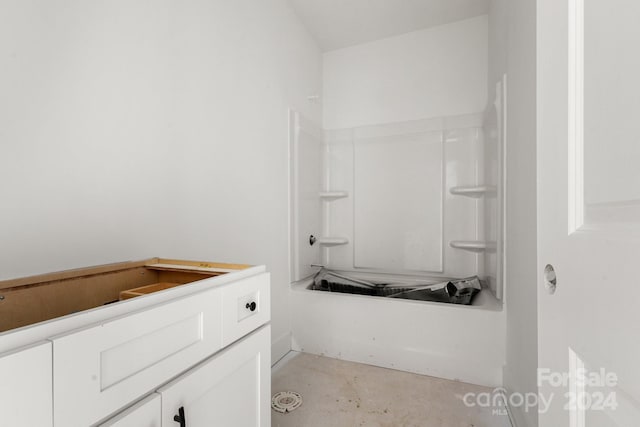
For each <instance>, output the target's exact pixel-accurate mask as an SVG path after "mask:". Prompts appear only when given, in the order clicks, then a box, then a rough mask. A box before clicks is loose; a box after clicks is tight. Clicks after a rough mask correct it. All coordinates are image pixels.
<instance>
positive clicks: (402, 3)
mask: <svg viewBox="0 0 640 427" xmlns="http://www.w3.org/2000/svg"><path fill="white" fill-rule="evenodd" d="M289 2H290V3H291V5H292V6H293V8H294V9H295V11H296V13H297V14H298V16H299V17H300V19H302V21H303V22H304V24H305V25H306V26H307V28H308V29H309V31H310V32H311V34H312V35H313V36H314V37H315V38H316V40H317V41H318V44H319V45H320V48H321V49H322V50H323V51H329V50H334V49H340V48H343V47H347V46H353V45H356V44H360V43H366V42H370V41H373V40H378V39H382V38H385V37H391V36H395V35H398V34H404V33H408V32H411V31H416V30H420V29H423V28H429V27H434V26H436V25H443V24H447V23H450V22H455V21H460V20H463V19H467V18H472V17H474V16H479V15H484V14H486V13H487V12H488V9H489V0H289Z"/></svg>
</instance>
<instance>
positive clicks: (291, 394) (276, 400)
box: [271, 391, 302, 414]
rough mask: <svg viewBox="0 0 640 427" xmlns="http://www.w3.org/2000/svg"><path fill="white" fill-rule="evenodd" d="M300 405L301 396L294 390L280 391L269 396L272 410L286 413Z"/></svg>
mask: <svg viewBox="0 0 640 427" xmlns="http://www.w3.org/2000/svg"><path fill="white" fill-rule="evenodd" d="M300 405H302V396H300V393H296V392H295V391H281V392H278V393H276V394H274V395H273V397H272V398H271V407H272V408H273V410H274V411H276V412H280V413H281V414H286V413H287V412H291V411H293V410H294V409H297V408H298V407H300Z"/></svg>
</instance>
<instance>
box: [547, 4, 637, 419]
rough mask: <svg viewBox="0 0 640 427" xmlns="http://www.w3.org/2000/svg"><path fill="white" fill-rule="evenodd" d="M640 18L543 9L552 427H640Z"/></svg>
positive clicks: (591, 9)
mask: <svg viewBox="0 0 640 427" xmlns="http://www.w3.org/2000/svg"><path fill="white" fill-rule="evenodd" d="M639 19H640V2H638V1H632V0H538V136H537V138H538V180H539V187H538V200H539V204H538V218H539V222H538V224H539V229H538V237H539V242H538V244H539V246H538V251H539V253H538V262H539V269H540V270H539V274H540V277H539V279H540V280H539V282H540V287H539V293H538V326H539V329H538V333H539V368H540V369H539V372H538V379H539V385H540V390H539V391H540V393H541V395H542V397H543V398H545V399H549V398H551V397H552V398H553V400H552V403H551V405H550V408H548V410H546V411H545V406H546V405H544V404H543V405H541V410H542V413H541V414H540V426H543V427H561V426H572V427H583V426H588V427H608V426H629V427H631V426H638V425H640V403H639V402H640V26H639V25H638V20H639ZM547 264H550V265H552V266H553V268H554V270H555V275H556V279H555V281H556V285H557V287H556V290H555V294H551V293H550V292H549V291H548V290H547V288H545V286H544V280H545V274H544V272H543V271H544V269H545V267H546V265H547ZM548 270H549V269H548ZM546 279H547V280H548V281H549V282H550V283H551V282H553V273H552V272H550V271H548V273H547V274H546ZM552 287H553V286H552V285H551V284H550V285H549V286H548V288H552ZM583 368H584V370H583ZM562 374H565V376H564V377H563V376H562ZM582 379H586V380H587V381H582ZM567 393H568V394H567ZM576 397H577V399H576Z"/></svg>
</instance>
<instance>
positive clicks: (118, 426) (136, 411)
mask: <svg viewBox="0 0 640 427" xmlns="http://www.w3.org/2000/svg"><path fill="white" fill-rule="evenodd" d="M161 402H162V401H161V399H160V395H159V394H157V393H153V394H152V395H151V396H149V397H147V398H146V399H143V400H142V401H140V402H138V403H136V404H135V405H133V406H132V407H130V408H127V409H125V410H124V411H122V412H121V413H119V414H118V415H116V416H115V417H113V418H111V419H109V421H107V422H106V423H103V424H100V426H99V427H160V426H161V425H162V424H161V421H160V414H161V411H162V403H161Z"/></svg>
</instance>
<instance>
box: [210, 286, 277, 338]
mask: <svg viewBox="0 0 640 427" xmlns="http://www.w3.org/2000/svg"><path fill="white" fill-rule="evenodd" d="M269 277H270V276H269V274H268V273H263V274H260V275H257V276H253V277H250V278H248V279H245V280H242V281H239V282H237V283H233V284H231V285H227V286H225V287H224V288H223V290H222V291H223V294H222V301H223V303H222V313H223V314H222V316H223V317H222V325H223V331H222V344H223V346H225V347H226V346H227V345H229V344H231V343H232V342H234V341H236V340H238V339H240V338H242V337H243V336H245V335H247V334H248V333H250V332H251V331H254V330H256V329H257V328H259V327H260V326H262V325H264V324H265V323H267V322H268V321H269V320H270V319H271V300H270V293H269V291H270V284H269Z"/></svg>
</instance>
